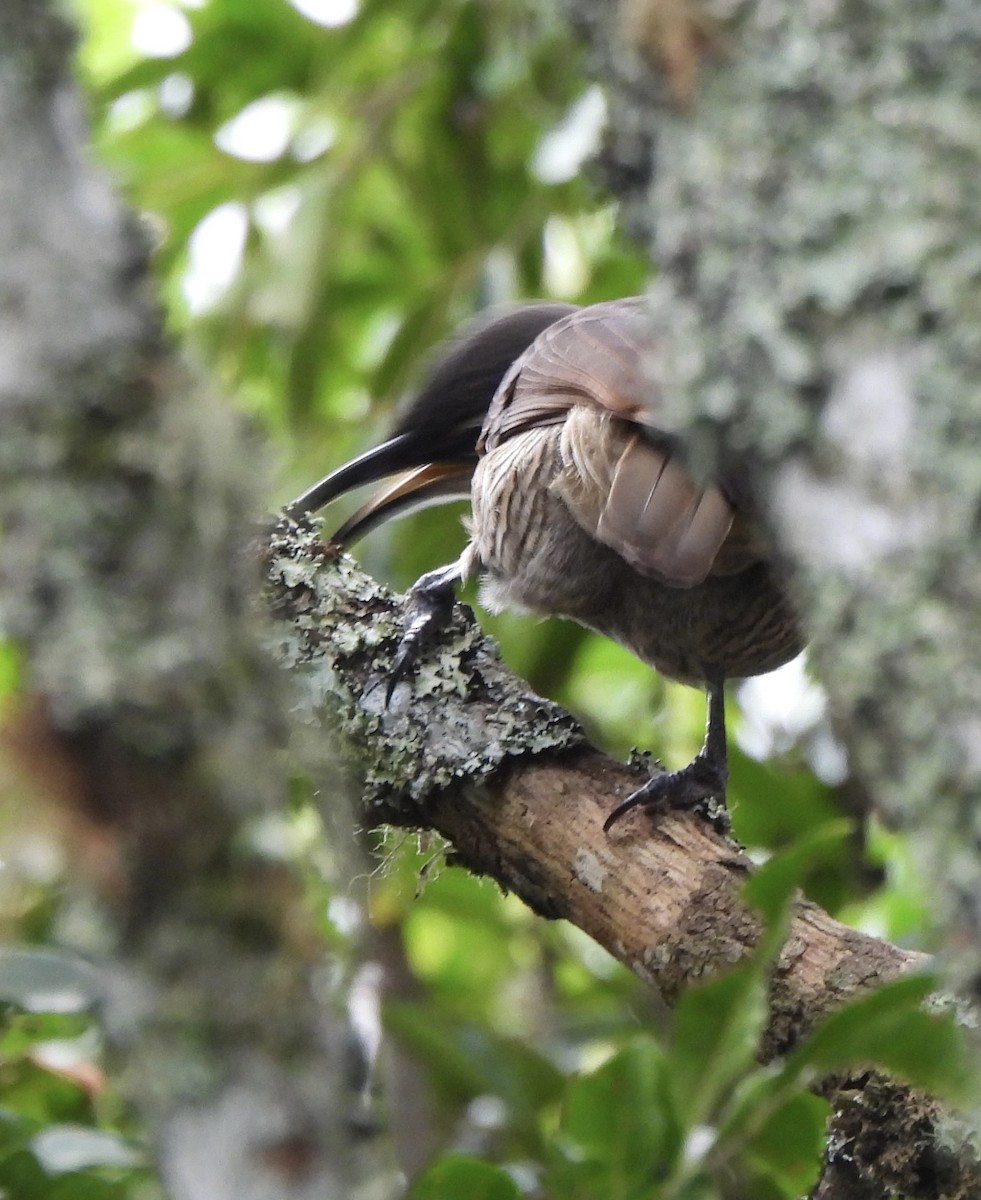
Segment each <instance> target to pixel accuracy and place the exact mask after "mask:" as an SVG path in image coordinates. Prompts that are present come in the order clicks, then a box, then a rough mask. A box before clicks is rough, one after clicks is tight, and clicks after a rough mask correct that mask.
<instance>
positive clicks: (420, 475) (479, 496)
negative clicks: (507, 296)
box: [286, 297, 803, 830]
mask: <svg viewBox="0 0 981 1200" xmlns="http://www.w3.org/2000/svg"><path fill="white" fill-rule="evenodd" d="M657 362H658V342H657V339H656V337H655V331H654V325H653V321H652V319H651V314H650V311H649V309H648V306H647V301H646V299H645V298H644V297H631V298H628V299H624V300H613V301H609V302H607V303H604V304H595V305H592V306H590V307H588V308H574V307H572V306H570V305H560V304H531V305H525V306H522V307H519V308H514V309H510V310H508V311H505V312H503V313H496V314H492V315H491V316H490V317H489V318H485V319H484V320H482V321H478V322H476V323H475V324H474V325H472V326H471V327H469V328H468V329H466V330H465V331H464V333H463V334H462V336H460V337H459V338H458V339H457V340H456V341H455V342H453V343H452V344H451V345H450V346H449V348H448V349H447V350H446V351H445V352H444V354H443V355H442V357H441V358H440V359H439V360H438V362H437V363H436V365H435V367H434V368H433V369H432V370H431V372H430V374H429V376H428V377H427V378H426V379H425V380H424V382H423V386H422V388H421V389H420V391H419V393H418V395H417V396H416V398H415V399H414V401H413V402H412V403H411V404H410V405H409V407H408V408H407V410H406V411H405V413H404V415H403V417H402V419H401V421H400V422H399V423H398V424H397V426H396V428H395V430H394V432H393V436H392V437H391V438H390V439H389V440H388V441H386V442H384V443H383V444H382V445H380V446H378V447H376V448H375V449H373V450H369V451H368V452H367V453H366V454H363V455H361V456H360V457H359V458H356V459H354V460H353V461H352V462H350V463H348V464H347V465H346V466H343V467H341V468H340V469H339V470H337V471H335V472H334V473H332V474H331V475H328V476H327V477H326V478H325V479H323V480H321V481H320V482H319V483H317V484H315V485H314V486H313V487H312V488H310V489H309V490H308V491H307V492H305V493H304V494H303V495H302V496H300V497H299V498H298V499H297V500H295V501H293V503H292V504H290V505H289V506H288V507H287V509H286V511H287V513H288V514H289V515H291V516H294V517H298V516H301V515H305V514H307V513H310V512H313V511H315V510H316V509H318V508H320V507H322V506H323V505H324V504H326V503H328V502H329V501H330V500H332V499H334V497H336V496H339V495H341V494H342V493H344V492H347V491H349V490H350V489H351V488H353V487H356V486H358V485H359V484H362V483H368V482H373V481H377V480H378V479H380V478H382V477H383V476H386V475H389V474H392V473H394V472H396V471H406V472H407V473H406V474H404V475H402V476H401V477H400V478H398V479H397V480H396V481H395V482H394V483H393V484H392V485H391V486H390V487H388V488H387V489H386V490H384V491H382V492H380V493H379V494H378V495H377V496H375V497H374V498H373V499H371V500H370V501H369V502H368V503H367V504H366V505H365V506H364V507H362V508H361V509H360V510H359V511H358V512H356V513H355V514H354V516H353V517H352V518H350V519H349V520H348V521H347V522H346V523H345V524H344V525H343V526H341V528H340V529H339V530H338V532H337V534H335V537H334V540H335V541H338V542H340V543H341V544H348V543H350V542H352V541H353V540H354V539H355V538H356V537H359V536H361V535H362V534H363V533H365V532H366V531H367V530H368V529H370V528H373V527H374V526H375V525H377V524H378V523H380V522H381V521H383V520H386V519H387V518H389V517H391V516H393V515H395V514H396V513H400V512H403V511H408V510H411V509H413V508H417V507H421V506H423V505H425V504H430V503H434V502H440V501H445V500H447V499H452V498H456V497H459V496H467V495H469V497H470V502H471V508H472V518H471V521H470V524H469V529H470V542H469V543H468V545H467V547H466V548H465V550H464V551H463V553H462V555H461V556H460V558H459V559H458V560H457V561H456V562H454V563H451V564H449V565H448V566H445V567H442V568H439V569H438V570H436V571H431V572H429V573H427V574H426V575H423V576H422V578H421V579H420V580H418V582H417V583H416V584H415V585H414V586H413V587H412V588H411V589H410V592H409V605H408V608H407V612H406V622H405V632H404V635H403V638H402V643H401V645H400V647H399V651H398V653H397V655H396V664H395V670H394V673H393V677H392V681H391V684H390V689H389V695H391V690H392V689H393V688H394V686H395V682H396V681H397V680H398V679H400V678H401V677H402V676H403V675H404V674H405V673H406V671H407V669H408V668H409V666H411V663H412V662H413V661H414V659H415V657H416V655H417V653H418V649H419V645H420V643H421V641H422V640H423V639H424V638H425V637H426V636H427V635H428V634H429V633H430V632H431V631H432V630H433V628H434V627H436V626H438V625H439V623H440V622H441V621H442V620H443V619H444V618H445V616H446V614H447V613H448V611H449V609H450V607H451V606H452V603H453V600H454V594H455V588H456V585H457V584H458V583H460V582H461V581H463V580H466V579H468V578H470V577H472V576H479V578H480V580H481V593H480V596H481V602H482V603H483V604H484V605H486V607H487V608H489V609H491V610H492V611H499V610H501V609H505V608H507V609H516V610H519V611H530V612H535V613H541V614H547V615H561V616H565V617H571V618H572V619H573V620H575V621H578V622H579V623H580V624H582V625H585V626H587V627H588V628H590V629H594V630H596V631H597V632H598V633H602V634H605V635H606V636H607V637H610V638H612V639H613V640H614V641H616V642H619V643H620V645H622V646H624V647H626V648H627V649H628V650H630V651H631V652H632V653H633V654H635V655H636V656H637V657H638V658H640V659H641V660H642V661H643V662H646V663H648V664H649V665H650V666H652V667H653V668H654V669H655V670H657V671H659V672H660V673H661V674H662V675H665V676H667V677H669V678H671V679H678V680H681V681H682V682H684V683H688V684H693V685H696V686H701V687H704V688H706V690H707V692H708V720H707V724H706V736H705V744H704V745H703V747H702V749H701V750H700V751H699V753H698V754H697V755H696V757H695V758H694V759H693V760H692V762H691V763H689V764H688V766H686V767H684V768H682V769H681V770H679V771H673V772H667V773H663V774H660V775H656V776H654V777H653V778H652V779H650V780H649V781H648V782H647V783H646V784H644V786H643V787H641V788H639V789H638V790H637V791H635V792H634V793H633V794H632V795H631V796H629V797H628V798H627V799H626V800H625V801H623V802H622V803H621V804H619V805H618V806H617V807H616V808H615V809H614V810H613V812H612V813H611V814H610V816H609V817H608V818H607V820H606V822H605V824H604V829H607V830H608V829H609V828H610V826H611V825H612V824H613V822H614V821H616V820H617V819H619V817H621V816H622V815H623V814H624V813H625V812H628V811H629V810H630V809H632V808H634V807H635V806H636V805H639V804H645V805H653V804H657V803H659V802H663V801H667V802H670V803H671V804H672V805H675V806H679V807H689V806H692V805H695V804H697V803H698V802H699V801H700V800H703V799H706V798H707V797H710V796H718V797H720V798H721V797H724V794H725V785H726V779H727V774H728V769H727V762H726V734H725V712H724V697H723V684H724V681H725V680H726V679H728V678H732V677H740V676H746V675H759V674H762V673H763V672H765V671H771V670H773V669H774V668H775V667H778V666H780V665H781V664H783V663H785V662H787V661H788V660H789V659H791V658H793V656H794V655H795V654H797V653H798V652H799V651H800V649H801V648H802V645H803V640H802V636H801V631H800V627H799V625H798V622H797V618H796V614H795V612H794V609H793V606H792V604H791V602H790V599H789V597H788V595H787V591H786V587H785V585H784V581H783V578H782V575H781V572H780V570H779V568H778V566H777V565H776V564H775V563H774V562H773V561H772V558H771V556H770V555H769V554H768V551H767V547H766V542H765V539H764V537H763V536H762V533H761V531H760V529H759V527H758V525H757V523H756V522H755V521H754V520H753V515H752V511H751V507H750V505H749V503H748V499H747V497H746V494H745V493H746V489H745V488H741V487H740V486H739V484H738V481H737V480H735V479H731V480H730V479H722V480H719V481H716V482H715V483H708V484H701V483H699V482H697V481H696V480H695V479H694V478H693V476H692V474H691V473H690V472H689V469H688V467H687V466H686V464H685V459H684V453H683V447H682V446H681V445H680V444H679V442H678V440H677V439H676V438H674V437H672V436H671V435H670V433H668V432H667V431H665V430H664V429H663V428H661V427H659V424H658V408H659V402H660V398H659V395H658V389H657V387H656V384H653V383H652V382H651V380H652V377H653V375H654V374H655V372H656V366H657Z"/></svg>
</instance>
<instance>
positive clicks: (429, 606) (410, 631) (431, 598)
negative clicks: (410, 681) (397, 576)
mask: <svg viewBox="0 0 981 1200" xmlns="http://www.w3.org/2000/svg"><path fill="white" fill-rule="evenodd" d="M459 582H460V567H459V564H458V563H450V564H449V565H448V566H445V567H439V568H437V570H435V571H428V572H427V573H426V574H425V575H423V576H421V577H420V578H419V579H417V580H416V582H415V583H414V584H413V585H412V587H411V588H409V593H408V594H409V603H408V604H407V605H406V609H405V627H404V630H403V633H402V639H401V641H400V642H399V644H398V648H397V649H396V651H395V661H394V662H393V664H392V673H391V675H389V677H388V686H387V687H386V689H385V707H386V708H388V706H389V705H390V704H391V702H392V696H393V694H394V692H395V689H396V688H397V687H398V685H399V684H400V683H401V682H402V680H403V679H404V678H405V677H406V675H408V674H409V672H410V671H411V670H412V668H413V666H415V662H416V659H417V658H418V657H419V651H420V650H421V648H422V646H423V645H424V644H425V642H427V641H428V640H429V639H430V638H431V637H432V635H433V634H434V633H437V632H438V631H439V630H440V629H443V628H445V626H446V623H447V622H448V621H449V619H450V614H451V613H452V612H453V603H454V601H455V600H456V585H457V584H458V583H459Z"/></svg>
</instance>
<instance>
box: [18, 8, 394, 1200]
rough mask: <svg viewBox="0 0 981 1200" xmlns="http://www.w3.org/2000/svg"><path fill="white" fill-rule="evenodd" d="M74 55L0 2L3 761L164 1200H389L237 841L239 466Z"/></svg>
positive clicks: (242, 637) (338, 1042)
mask: <svg viewBox="0 0 981 1200" xmlns="http://www.w3.org/2000/svg"><path fill="white" fill-rule="evenodd" d="M71 48H72V37H71V34H70V32H69V30H68V29H67V27H66V26H65V25H64V24H63V22H62V21H61V20H60V18H58V17H56V16H55V15H54V13H53V12H52V10H51V7H50V6H49V5H48V4H46V3H43V2H42V0H7V2H5V3H4V4H3V5H2V6H0V114H2V120H0V524H2V527H3V539H2V544H0V604H2V616H3V626H4V632H5V635H6V636H7V637H8V638H10V639H13V640H14V641H15V642H16V644H17V645H18V646H19V648H20V649H21V652H22V661H23V676H24V692H25V697H26V698H25V703H24V706H23V709H22V711H21V713H20V716H19V718H18V719H17V721H16V722H15V729H14V730H13V731H11V732H9V736H8V740H7V743H6V745H7V748H8V752H9V746H10V745H12V744H13V745H17V746H18V747H19V748H20V749H21V751H22V754H23V758H24V762H25V767H26V769H27V770H28V771H29V772H30V773H31V776H32V779H33V782H34V785H35V788H36V789H37V790H38V791H39V792H41V793H42V794H43V797H44V799H45V800H46V801H47V802H48V803H50V804H54V805H56V806H57V807H58V809H59V818H60V819H61V822H62V823H63V824H64V823H66V820H67V824H68V826H69V828H70V830H71V832H72V835H73V851H74V853H73V856H72V857H73V860H74V862H75V863H76V865H77V869H78V872H79V875H80V876H83V877H85V872H86V864H88V866H89V868H92V869H91V870H90V871H89V874H88V875H87V877H86V881H87V883H88V884H89V885H90V887H92V888H93V889H94V890H95V892H96V893H97V894H98V896H99V897H100V899H101V901H102V904H103V905H104V915H105V918H106V926H107V930H106V931H107V932H108V931H112V932H114V933H115V938H116V954H115V955H114V956H113V958H112V961H111V962H107V963H104V967H103V970H102V971H101V972H100V978H101V979H102V981H103V985H104V996H103V1013H104V1017H105V1021H106V1026H107V1029H108V1031H109V1032H110V1034H111V1035H112V1038H113V1043H114V1047H115V1055H116V1060H117V1066H118V1068H119V1071H120V1077H121V1081H122V1083H123V1085H124V1088H125V1091H126V1093H127V1095H128V1096H129V1097H130V1098H131V1099H132V1100H133V1102H134V1103H135V1104H136V1105H137V1106H138V1107H139V1109H140V1110H141V1111H142V1113H143V1115H144V1116H145V1117H146V1118H147V1127H148V1134H149V1141H150V1144H151V1146H152V1147H153V1151H154V1153H155V1156H156V1159H157V1163H158V1165H159V1168H160V1173H161V1175H162V1178H163V1180H164V1182H165V1184H166V1186H167V1189H168V1193H169V1195H170V1196H172V1197H173V1198H174V1200H224V1198H227V1200H248V1198H249V1197H260V1196H261V1197H263V1198H264V1200H265V1198H269V1200H271V1198H273V1197H276V1198H282V1200H291V1198H298V1197H311V1198H312V1197H317V1198H318V1200H322V1198H323V1197H325V1196H340V1195H349V1194H351V1191H352V1189H353V1188H354V1187H355V1186H356V1185H357V1184H358V1183H359V1182H361V1181H362V1180H363V1178H364V1175H365V1172H366V1171H367V1172H369V1173H371V1174H373V1175H374V1177H375V1178H376V1181H377V1182H378V1185H379V1189H380V1190H379V1193H378V1194H380V1195H383V1194H385V1191H386V1188H385V1176H384V1171H385V1170H387V1168H388V1164H387V1163H385V1162H383V1161H381V1160H380V1159H378V1158H376V1157H374V1156H372V1155H370V1154H368V1153H367V1152H366V1150H365V1147H364V1146H363V1145H357V1144H356V1143H355V1141H354V1140H353V1139H352V1137H351V1133H350V1130H351V1124H350V1121H351V1117H352V1112H353V1106H354V1105H355V1104H356V1103H358V1098H357V1097H355V1096H353V1095H352V1094H351V1093H350V1092H349V1091H348V1090H347V1087H346V1085H345V1083H344V1080H345V1079H346V1078H347V1068H348V1066H349V1064H350V1057H349V1045H348V1043H347V1037H346V1034H347V1030H346V1028H345V1026H344V1024H343V1022H342V1021H341V1020H340V1019H339V1018H338V1016H337V1015H335V1014H334V1013H333V1012H332V1010H331V1004H332V997H331V995H330V993H329V992H328V991H327V990H326V989H325V987H324V983H323V975H324V965H323V962H322V949H321V946H320V943H319V941H318V939H317V937H316V935H315V933H314V931H313V929H312V923H313V918H312V915H311V914H309V913H308V912H307V911H306V909H305V907H304V905H303V903H302V900H303V891H302V888H301V887H300V884H299V881H298V879H297V878H295V877H294V876H293V875H292V874H291V872H290V871H289V869H288V868H287V867H286V865H285V864H284V863H282V862H280V861H278V860H275V859H270V858H268V857H265V856H264V855H263V854H262V853H260V851H259V849H258V845H257V844H256V843H255V841H254V839H252V838H250V836H249V832H250V828H251V822H253V821H254V820H255V818H256V817H258V816H260V815H261V814H264V813H268V812H272V811H275V810H276V809H277V808H279V807H280V806H281V805H282V802H283V798H284V796H285V792H286V778H285V768H284V767H283V766H282V765H281V764H280V761H279V759H278V757H277V750H278V748H279V747H280V746H281V744H282V740H283V733H282V731H283V729H284V728H285V720H284V719H283V718H282V716H281V715H280V714H281V712H282V711H283V709H284V708H285V705H283V704H282V703H281V700H282V697H281V688H282V685H283V680H282V676H281V674H280V673H279V672H277V671H276V670H275V669H274V668H272V666H271V664H269V663H268V662H267V660H266V657H265V655H264V653H263V652H262V650H261V648H260V636H259V630H258V628H257V622H256V621H255V620H254V617H253V615H252V612H253V607H254V606H253V602H252V601H253V597H254V590H255V582H256V580H255V576H254V568H253V565H252V564H251V562H250V560H249V559H248V556H247V555H246V554H245V553H244V552H243V550H242V546H243V544H244V542H245V540H246V526H245V523H246V521H247V520H248V514H249V512H250V511H251V510H253V509H254V506H255V498H254V490H255V485H254V484H253V483H252V482H251V477H252V476H253V475H254V463H255V453H254V448H253V447H251V446H250V445H249V442H248V439H247V437H246V435H245V432H244V430H243V428H242V426H241V423H240V422H239V421H238V420H236V419H234V418H233V417H232V416H231V415H230V414H229V413H228V411H226V410H224V409H223V408H222V407H221V406H219V405H218V404H216V403H215V401H214V399H213V397H211V396H209V395H208V394H207V393H206V392H205V391H204V390H203V389H202V387H201V386H200V385H199V384H198V383H197V382H196V381H194V380H192V379H190V378H189V377H188V376H187V374H186V373H185V372H184V371H183V370H182V368H181V367H180V365H179V364H178V363H177V361H176V359H175V358H174V356H173V355H172V354H171V352H170V351H169V350H168V348H167V347H166V346H165V345H164V344H163V340H162V337H161V331H160V320H159V317H158V315H157V313H156V311H155V308H154V305H153V303H152V301H151V299H150V296H149V293H148V290H147V286H146V277H147V256H148V253H147V239H146V238H145V237H144V236H143V234H142V233H141V231H140V229H139V228H138V226H137V225H136V223H135V222H134V220H133V219H132V218H131V217H130V216H129V215H128V214H127V212H126V211H125V210H124V209H123V208H122V207H121V205H120V204H119V201H118V200H117V198H116V197H115V196H114V195H113V193H112V191H111V189H110V188H109V186H108V185H107V182H106V180H105V178H104V177H103V176H102V175H101V174H100V173H99V172H98V171H97V170H95V169H94V168H93V167H92V166H91V165H90V164H89V163H88V162H87V161H86V158H85V155H84V150H83V147H84V127H83V122H82V110H81V105H80V102H79V98H78V96H77V94H76V92H75V90H74V87H73V85H72V82H71V78H70V71H69V52H70V50H71ZM82 949H84V950H87V951H89V952H90V953H95V954H96V955H97V957H99V958H100V959H101V958H102V955H103V954H104V952H105V942H104V940H100V941H99V942H98V944H97V945H96V946H95V947H93V946H88V945H86V946H83V947H82ZM376 1145H380V1142H376Z"/></svg>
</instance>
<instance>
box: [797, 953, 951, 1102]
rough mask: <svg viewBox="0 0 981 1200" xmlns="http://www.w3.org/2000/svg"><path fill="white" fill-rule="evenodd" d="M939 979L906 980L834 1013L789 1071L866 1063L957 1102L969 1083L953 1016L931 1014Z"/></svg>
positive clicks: (818, 1071) (807, 1042)
mask: <svg viewBox="0 0 981 1200" xmlns="http://www.w3.org/2000/svg"><path fill="white" fill-rule="evenodd" d="M936 987H937V980H936V979H935V978H933V977H932V976H929V975H921V974H918V975H908V976H904V977H903V978H901V979H895V980H893V981H891V982H889V983H885V984H882V985H881V986H879V987H877V988H876V989H875V991H873V992H869V993H868V994H867V995H864V996H860V997H858V999H856V1000H853V1001H851V1003H849V1004H846V1005H845V1006H844V1007H843V1008H840V1009H838V1010H837V1011H836V1012H834V1013H832V1014H831V1016H829V1017H828V1018H827V1019H826V1020H825V1021H824V1022H823V1023H822V1024H821V1025H820V1026H819V1027H818V1028H817V1029H816V1030H815V1031H814V1033H812V1034H811V1035H810V1037H808V1038H807V1039H806V1040H805V1041H804V1042H803V1043H802V1044H801V1045H800V1046H798V1048H797V1049H796V1050H795V1051H794V1053H793V1054H791V1055H790V1057H789V1058H788V1060H787V1067H786V1070H787V1071H788V1072H796V1073H798V1074H804V1073H805V1072H806V1071H811V1072H813V1073H815V1074H822V1075H823V1074H826V1073H828V1072H830V1071H836V1070H839V1069H841V1068H843V1067H849V1066H851V1067H854V1066H861V1065H863V1064H869V1065H875V1066H879V1067H882V1068H883V1069H885V1070H886V1071H889V1072H890V1073H892V1074H895V1075H898V1076H899V1077H901V1078H902V1079H905V1080H907V1081H908V1082H909V1083H913V1084H916V1085H918V1086H919V1087H922V1088H926V1089H927V1090H928V1091H935V1092H939V1093H942V1094H943V1095H946V1096H948V1097H949V1098H956V1097H957V1096H958V1095H963V1094H964V1089H966V1087H967V1085H968V1082H969V1069H968V1067H969V1061H970V1059H969V1055H968V1053H967V1049H966V1044H965V1039H964V1035H963V1032H962V1030H961V1029H959V1028H958V1026H957V1025H956V1024H955V1023H954V1017H953V1014H952V1013H951V1012H950V1011H934V1012H931V1011H929V1009H928V1007H927V1006H926V1003H925V1002H926V1001H927V999H928V997H929V996H930V994H931V992H933V991H935V989H936Z"/></svg>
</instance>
